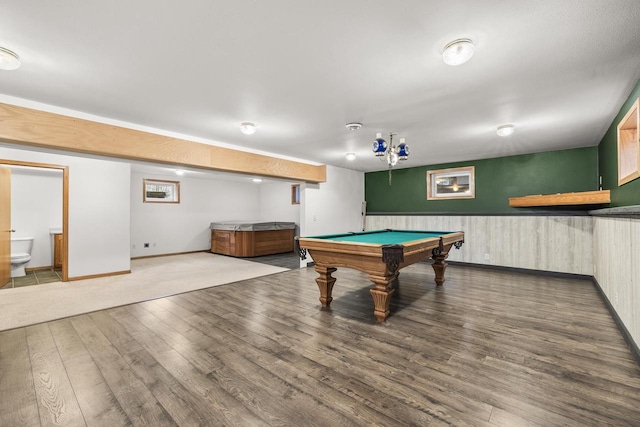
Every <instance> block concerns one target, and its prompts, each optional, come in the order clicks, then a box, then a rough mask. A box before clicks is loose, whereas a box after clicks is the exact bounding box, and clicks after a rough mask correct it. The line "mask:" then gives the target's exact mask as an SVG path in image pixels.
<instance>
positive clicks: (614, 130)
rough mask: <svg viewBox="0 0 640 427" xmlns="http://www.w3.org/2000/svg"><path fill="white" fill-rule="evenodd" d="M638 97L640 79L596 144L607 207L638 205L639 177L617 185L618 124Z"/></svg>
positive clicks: (639, 202)
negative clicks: (609, 201)
mask: <svg viewBox="0 0 640 427" xmlns="http://www.w3.org/2000/svg"><path fill="white" fill-rule="evenodd" d="M638 97H640V81H638V83H637V84H636V87H635V88H634V89H633V90H632V91H631V95H629V98H628V99H627V101H626V102H625V103H624V104H623V105H622V108H621V109H620V112H619V113H618V115H617V116H616V118H615V119H614V120H613V123H611V126H610V127H609V129H608V130H607V133H605V135H604V137H603V138H602V141H600V145H598V157H599V163H600V174H601V175H602V188H603V189H605V190H611V205H609V207H617V206H631V205H640V178H638V179H635V180H633V181H630V182H627V183H626V184H623V185H622V186H620V187H618V124H619V123H620V120H622V118H623V117H624V115H625V114H627V111H629V108H630V107H631V105H632V104H633V103H634V102H635V100H636V99H638Z"/></svg>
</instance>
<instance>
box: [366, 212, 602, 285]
mask: <svg viewBox="0 0 640 427" xmlns="http://www.w3.org/2000/svg"><path fill="white" fill-rule="evenodd" d="M366 221H367V223H366V229H367V230H380V229H385V228H394V229H403V230H436V231H458V230H461V231H464V236H465V243H464V246H463V250H459V251H452V252H451V253H450V255H449V258H448V259H449V260H451V261H460V262H467V263H473V264H484V265H496V266H503V267H513V268H524V269H530V270H542V271H553V272H560V273H571V274H583V275H588V276H593V247H592V235H593V218H592V217H590V216H588V215H584V216H520V215H501V216H500V215H498V216H482V215H466V216H463V215H414V216H411V215H367V220H366ZM487 255H488V257H489V258H488V259H487V257H486V256H487Z"/></svg>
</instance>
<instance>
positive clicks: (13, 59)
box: [0, 47, 20, 71]
mask: <svg viewBox="0 0 640 427" xmlns="http://www.w3.org/2000/svg"><path fill="white" fill-rule="evenodd" d="M18 68H20V57H18V54H17V53H15V52H12V51H10V50H9V49H6V48H4V47H0V70H6V71H11V70H16V69H18Z"/></svg>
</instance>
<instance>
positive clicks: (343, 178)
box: [300, 165, 364, 266]
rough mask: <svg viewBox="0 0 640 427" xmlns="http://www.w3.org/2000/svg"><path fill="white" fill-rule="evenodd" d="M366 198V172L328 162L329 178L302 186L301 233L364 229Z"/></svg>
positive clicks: (314, 233)
mask: <svg viewBox="0 0 640 427" xmlns="http://www.w3.org/2000/svg"><path fill="white" fill-rule="evenodd" d="M363 201H364V173H363V172H358V171H353V170H350V169H343V168H338V167H334V166H328V165H327V181H326V182H323V183H320V184H309V183H304V184H302V185H301V186H300V235H301V236H317V235H322V234H331V233H345V232H349V231H361V230H362V202H363ZM310 261H311V259H309V258H308V257H307V259H305V260H301V261H300V265H301V266H306V265H307V263H308V262H310Z"/></svg>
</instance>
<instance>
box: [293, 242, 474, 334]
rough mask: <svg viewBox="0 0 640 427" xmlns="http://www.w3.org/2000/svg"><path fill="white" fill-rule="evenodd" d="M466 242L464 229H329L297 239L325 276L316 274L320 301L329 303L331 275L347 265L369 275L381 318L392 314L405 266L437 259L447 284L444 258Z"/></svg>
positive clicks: (302, 253)
mask: <svg viewBox="0 0 640 427" xmlns="http://www.w3.org/2000/svg"><path fill="white" fill-rule="evenodd" d="M463 242H464V233H463V232H462V231H457V232H449V231H413V230H388V229H387V230H377V231H363V232H358V233H346V234H330V235H324V236H313V237H300V238H297V249H298V252H299V255H300V258H301V259H305V258H306V255H307V251H308V253H309V255H311V257H312V258H313V261H314V262H315V270H316V272H317V273H318V274H319V275H320V276H319V277H318V278H317V279H316V283H317V284H318V288H319V289H320V302H321V303H322V306H323V307H329V304H331V301H332V299H333V298H331V291H332V289H333V285H334V283H335V282H336V279H335V278H334V277H331V274H332V273H333V272H335V271H336V269H337V267H347V268H353V269H356V270H359V271H362V272H364V273H366V274H368V275H369V279H370V280H371V281H372V282H373V283H374V285H375V287H373V288H372V289H371V290H370V292H371V296H372V297H373V305H374V307H375V308H374V311H373V314H374V315H375V316H376V318H377V319H378V320H379V321H380V322H384V321H385V319H386V318H387V316H389V300H390V298H391V295H392V294H393V292H394V291H395V289H394V288H392V287H391V286H390V284H391V282H393V281H394V280H395V279H396V278H397V277H398V274H399V271H400V269H401V268H403V267H406V266H408V265H411V264H414V263H416V262H418V261H422V260H423V259H426V258H431V259H433V261H434V262H433V270H434V271H435V276H436V277H435V282H436V285H438V286H441V285H442V284H443V283H444V271H445V269H446V267H447V263H446V262H445V259H446V258H447V256H448V255H449V250H450V249H451V247H452V246H454V247H455V248H456V249H460V247H461V246H462V243H463Z"/></svg>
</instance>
